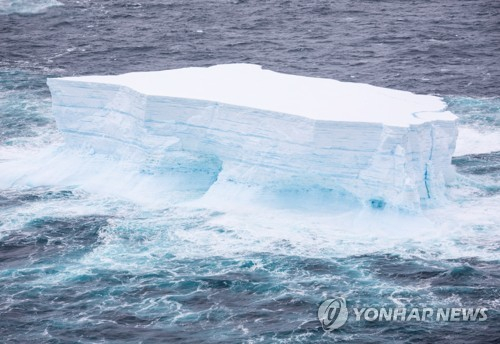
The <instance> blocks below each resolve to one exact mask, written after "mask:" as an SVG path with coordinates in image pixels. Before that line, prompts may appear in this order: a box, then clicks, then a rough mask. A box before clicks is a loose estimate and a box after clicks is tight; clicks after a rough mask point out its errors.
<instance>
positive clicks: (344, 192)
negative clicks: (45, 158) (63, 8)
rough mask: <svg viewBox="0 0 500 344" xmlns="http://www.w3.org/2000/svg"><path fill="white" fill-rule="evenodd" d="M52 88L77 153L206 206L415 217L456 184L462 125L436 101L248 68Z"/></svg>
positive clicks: (94, 79)
mask: <svg viewBox="0 0 500 344" xmlns="http://www.w3.org/2000/svg"><path fill="white" fill-rule="evenodd" d="M48 84H49V87H50V89H51V93H52V102H53V113H54V116H55V118H56V122H57V125H58V128H59V129H60V130H61V131H62V133H63V135H64V137H65V140H66V142H67V144H68V145H69V146H73V147H86V149H88V150H89V151H92V152H93V153H95V154H102V155H105V156H112V157H114V159H116V160H117V161H119V163H120V164H123V163H127V164H135V163H138V165H139V166H140V169H141V172H142V173H143V174H147V175H149V176H150V177H151V183H158V184H160V185H167V184H170V185H171V186H172V187H174V188H175V186H173V185H172V183H171V181H172V176H173V175H175V176H176V177H175V179H176V180H177V181H176V182H175V183H174V184H176V185H177V186H179V185H182V184H185V185H184V186H181V188H185V187H187V188H190V187H194V188H195V189H198V190H200V191H202V193H205V192H206V193H205V197H207V198H210V197H215V198H220V199H224V200H228V198H234V200H231V201H232V202H233V201H235V200H236V199H242V198H247V199H258V200H259V201H264V202H271V203H275V204H276V203H279V204H282V205H285V206H286V204H287V203H290V202H291V203H294V205H297V204H298V203H301V202H302V203H304V205H310V204H311V202H308V201H306V200H310V201H311V200H317V201H318V202H317V203H319V204H321V206H325V205H326V204H329V203H330V205H331V206H339V205H340V204H342V205H345V204H346V203H351V205H356V204H358V205H369V206H372V207H374V208H384V207H385V206H386V205H387V206H390V207H395V208H398V209H405V210H410V211H418V210H419V209H420V208H421V206H427V205H429V204H436V203H437V204H439V203H440V202H441V201H442V200H443V197H444V187H445V184H446V183H449V182H451V181H453V178H454V173H453V169H452V167H451V156H452V153H453V150H454V148H455V141H456V125H455V119H456V117H455V116H454V115H453V114H452V113H450V112H449V111H446V104H445V103H444V102H443V100H442V99H440V98H438V97H434V96H424V95H416V94H413V93H410V92H404V91H396V90H390V89H385V88H380V87H374V86H370V85H366V84H356V83H345V82H339V81H335V80H329V79H320V78H307V77H301V76H294V75H287V74H282V73H276V72H272V71H269V70H264V69H262V68H261V67H260V66H257V65H249V64H231V65H218V66H213V67H209V68H185V69H178V70H170V71H162V72H147V73H129V74H124V75H118V76H85V77H66V78H58V79H49V80H48ZM188 156H189V158H187V157H188ZM193 174H197V175H198V176H197V177H194V176H193ZM200 175H203V177H202V178H200ZM179 178H180V179H182V180H184V181H183V182H179V181H178V180H179ZM132 185H134V184H132ZM203 189H204V190H203ZM169 190H172V189H169ZM228 194H229V195H233V196H234V197H231V196H228ZM155 197H156V196H155ZM319 204H316V205H315V206H317V205H319Z"/></svg>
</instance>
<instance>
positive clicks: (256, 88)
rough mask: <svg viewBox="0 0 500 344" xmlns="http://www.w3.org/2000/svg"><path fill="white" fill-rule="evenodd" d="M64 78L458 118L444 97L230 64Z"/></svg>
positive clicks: (225, 99)
mask: <svg viewBox="0 0 500 344" xmlns="http://www.w3.org/2000/svg"><path fill="white" fill-rule="evenodd" d="M60 79H62V80H70V81H83V82H95V83H105V84H114V85H122V86H126V87H129V88H131V89H133V90H135V91H137V92H140V93H142V94H145V95H154V96H165V97H176V98H188V99H200V100H208V101H213V102H219V103H226V104H232V105H238V106H244V107H250V108H256V109H262V110H268V111H275V112H280V113H286V114H291V115H297V116H302V117H307V118H311V119H314V120H326V121H346V122H368V123H383V124H386V125H392V126H403V127H407V126H409V125H411V124H421V123H424V122H427V121H434V120H447V121H449V120H455V119H456V117H455V115H453V114H452V113H450V112H448V111H445V108H446V104H445V103H444V102H443V100H442V99H441V98H439V97H435V96H428V95H417V94H414V93H411V92H405V91H398V90H391V89H387V88H382V87H376V86H371V85H367V84H360V83H351V82H341V81H337V80H332V79H323V78H311V77H304V76H296V75H290V74H283V73H277V72H273V71H270V70H265V69H262V67H261V66H258V65H253V64H226V65H217V66H212V67H191V68H182V69H173V70H165V71H158V72H138V73H127V74H122V75H115V76H81V77H65V78H60Z"/></svg>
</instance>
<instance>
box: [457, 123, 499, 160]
mask: <svg viewBox="0 0 500 344" xmlns="http://www.w3.org/2000/svg"><path fill="white" fill-rule="evenodd" d="M492 152H500V131H498V130H497V131H490V130H486V131H485V130H479V129H475V128H471V127H459V129H458V137H457V146H456V148H455V153H454V154H453V156H462V155H468V154H488V153H492Z"/></svg>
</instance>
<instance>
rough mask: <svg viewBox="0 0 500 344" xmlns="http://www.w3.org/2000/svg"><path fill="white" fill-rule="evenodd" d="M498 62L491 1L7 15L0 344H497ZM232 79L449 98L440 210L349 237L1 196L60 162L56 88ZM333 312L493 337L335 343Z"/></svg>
mask: <svg viewBox="0 0 500 344" xmlns="http://www.w3.org/2000/svg"><path fill="white" fill-rule="evenodd" d="M499 56H500V2H498V1H494V0H463V1H448V0H436V1H425V0H422V1H417V0H415V1H403V0H381V1H372V0H359V1H354V0H339V1H326V0H318V1H298V0H297V1H296V0H290V1H257V0H248V1H245V0H220V1H215V0H204V1H201V0H193V1H180V0H169V1H160V0H144V1H141V0H138V1H136V2H124V1H118V0H97V1H90V0H81V1H70V0H60V1H56V0H33V1H28V0H0V342H4V343H31V342H37V343H177V342H179V343H316V342H318V343H330V342H349V343H435V342H444V343H464V342H468V343H499V342H500V265H499V263H500V67H499ZM231 62H249V63H256V64H261V65H263V66H264V67H265V68H269V69H273V70H276V71H282V72H287V73H293V74H299V75H307V76H321V77H328V78H334V79H339V80H344V81H354V82H365V83H370V84H374V85H377V86H384V87H391V88H396V89H402V90H409V91H413V92H416V93H422V94H435V95H440V96H442V97H444V99H445V100H446V102H447V104H448V106H449V109H450V110H451V111H453V112H454V113H455V114H457V115H458V116H459V132H460V134H459V140H458V144H457V151H456V154H455V155H456V156H455V157H454V158H453V164H454V165H455V167H456V170H457V173H458V175H457V180H456V182H455V183H454V184H452V185H448V186H447V193H448V202H447V203H446V204H444V205H442V206H439V207H436V208H432V209H426V210H425V214H424V215H425V216H422V217H421V218H419V219H415V218H412V217H411V216H407V215H401V216H400V217H391V218H388V217H385V216H384V215H383V214H381V213H368V214H361V215H359V214H357V215H355V216H357V217H358V218H357V219H355V221H352V218H351V217H352V216H354V215H353V214H352V213H349V212H348V213H347V214H344V215H331V214H325V213H324V212H311V211H303V212H301V211H296V210H290V209H268V208H265V207H262V208H249V209H232V210H228V211H224V210H214V209H210V208H205V207H200V206H194V205H192V204H175V203H171V202H170V203H169V204H168V205H165V206H164V207H158V206H157V205H158V202H156V206H155V207H154V208H150V207H147V206H144V205H143V204H139V203H136V202H134V201H133V200H132V201H131V200H130V199H127V200H125V199H122V198H120V197H111V196H103V195H102V194H98V193H94V192H89V191H88V190H86V189H85V188H81V187H79V186H78V185H75V184H74V183H71V184H69V183H68V184H67V185H66V184H64V183H59V184H57V185H50V184H44V183H25V182H22V183H21V182H19V183H14V184H8V185H7V184H5V183H2V180H3V178H2V174H3V173H6V172H7V170H6V169H7V167H6V166H11V165H7V163H9V162H12V161H14V160H16V161H20V162H21V164H22V165H23V166H24V167H25V168H24V169H23V171H21V170H20V171H19V180H27V179H26V178H24V177H25V176H24V175H23V174H24V173H27V172H26V171H29V173H30V174H31V175H32V176H36V175H38V174H40V173H43V171H42V170H41V169H42V168H43V167H42V165H40V156H42V157H44V159H50V154H48V153H47V152H50V150H51V149H61V148H60V147H63V145H64V143H63V142H62V138H61V136H60V134H59V133H58V131H57V128H56V126H55V123H54V119H53V117H52V115H51V108H50V106H51V105H50V93H49V91H48V88H47V86H46V78H47V77H54V76H67V75H86V74H114V73H122V72H131V71H146V70H148V71H150V70H162V69H171V68H179V67H186V66H208V65H213V64H219V63H231ZM54 147H55V148H54ZM53 163H54V164H57V163H58V161H54V162H53ZM8 172H9V173H12V171H8ZM23 178H24V179H23ZM35 179H36V178H35ZM30 180H31V179H30ZM137 197H138V198H144V195H137ZM156 201H158V200H156ZM159 201H160V203H161V200H159ZM377 223H382V224H384V226H377V225H376V224H377ZM339 295H341V296H344V297H345V298H346V299H347V304H348V306H359V307H383V306H386V307H396V306H399V307H432V308H437V307H464V308H469V307H484V308H487V309H488V319H487V320H486V321H483V322H477V321H475V322H437V321H422V322H416V321H414V322H402V321H393V322H379V321H374V322H369V321H354V320H353V319H351V318H350V319H349V320H348V321H347V323H346V325H345V326H343V327H342V328H340V329H338V330H336V331H334V332H332V333H327V332H325V331H323V329H322V327H321V324H320V322H319V321H318V319H317V309H318V306H319V305H320V304H321V302H322V301H323V300H325V299H327V298H329V297H332V296H339Z"/></svg>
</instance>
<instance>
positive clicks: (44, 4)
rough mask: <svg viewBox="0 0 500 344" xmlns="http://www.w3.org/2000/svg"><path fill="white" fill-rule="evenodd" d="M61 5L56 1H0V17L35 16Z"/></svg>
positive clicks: (61, 4)
mask: <svg viewBox="0 0 500 344" xmlns="http://www.w3.org/2000/svg"><path fill="white" fill-rule="evenodd" d="M63 5H64V4H63V3H61V2H59V1H57V0H0V15H2V14H3V15H6V14H12V13H21V14H35V13H41V12H45V11H46V10H47V9H48V8H50V7H54V6H63Z"/></svg>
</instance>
